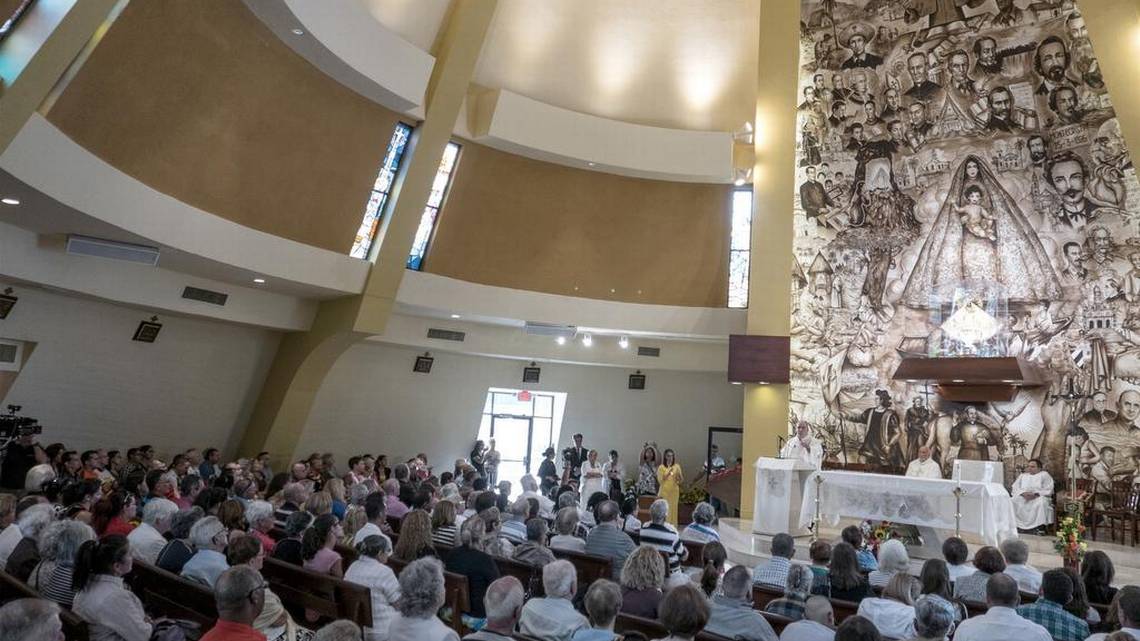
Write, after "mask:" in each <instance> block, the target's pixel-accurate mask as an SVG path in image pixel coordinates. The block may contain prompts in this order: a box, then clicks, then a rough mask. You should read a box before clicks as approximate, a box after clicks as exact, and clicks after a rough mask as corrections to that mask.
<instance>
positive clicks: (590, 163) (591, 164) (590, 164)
mask: <svg viewBox="0 0 1140 641" xmlns="http://www.w3.org/2000/svg"><path fill="white" fill-rule="evenodd" d="M586 165H587V166H589V167H593V166H595V165H597V163H595V162H588V163H586Z"/></svg>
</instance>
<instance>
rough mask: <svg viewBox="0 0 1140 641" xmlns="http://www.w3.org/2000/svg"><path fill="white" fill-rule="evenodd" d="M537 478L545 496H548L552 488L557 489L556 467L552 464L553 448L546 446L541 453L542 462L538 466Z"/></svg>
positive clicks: (552, 490)
mask: <svg viewBox="0 0 1140 641" xmlns="http://www.w3.org/2000/svg"><path fill="white" fill-rule="evenodd" d="M538 478H539V479H540V481H539V482H540V484H541V489H542V493H543V495H545V496H550V495H551V494H552V493H553V492H554V490H556V489H558V480H559V476H558V468H557V467H556V466H555V465H554V448H553V447H548V448H546V451H545V452H543V453H542V463H541V464H540V465H539V466H538Z"/></svg>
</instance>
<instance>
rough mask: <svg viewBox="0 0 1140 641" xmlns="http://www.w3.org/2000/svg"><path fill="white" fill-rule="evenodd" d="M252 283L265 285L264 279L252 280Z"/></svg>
mask: <svg viewBox="0 0 1140 641" xmlns="http://www.w3.org/2000/svg"><path fill="white" fill-rule="evenodd" d="M253 282H255V283H257V284H258V285H261V284H263V283H265V279H264V278H254V279H253Z"/></svg>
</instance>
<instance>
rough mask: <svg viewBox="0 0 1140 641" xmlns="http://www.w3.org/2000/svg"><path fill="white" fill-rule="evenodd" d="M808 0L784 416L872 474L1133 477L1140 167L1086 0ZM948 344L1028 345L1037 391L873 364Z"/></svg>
mask: <svg viewBox="0 0 1140 641" xmlns="http://www.w3.org/2000/svg"><path fill="white" fill-rule="evenodd" d="M799 1H800V2H801V15H802V16H803V21H804V22H803V25H804V29H803V31H802V36H801V50H800V63H801V68H800V87H799V89H800V91H799V92H798V94H797V104H796V105H794V106H795V107H796V114H797V116H796V117H797V135H798V140H797V151H796V156H797V157H796V165H797V176H798V178H797V183H796V195H797V197H798V200H797V201H796V207H795V217H794V224H795V234H794V240H793V247H794V255H795V258H796V260H795V264H794V265H793V273H792V283H793V287H792V289H793V291H792V305H791V308H792V313H791V314H792V319H791V320H792V328H793V331H792V339H791V357H790V363H791V377H790V378H791V404H792V411H793V413H794V414H795V416H796V417H797V420H798V419H799V418H803V419H804V420H806V421H808V422H809V423H811V425H812V428H813V431H814V433H815V434H817V435H819V437H820V438H822V439H823V440H824V441H825V444H826V449H827V451H828V453H829V454H828V455H829V460H834V461H838V462H839V464H841V465H843V464H846V465H859V466H865V467H863V469H892V470H900V469H904V468H906V467H907V466H908V465H909V464H910V463H911V462H914V461H916V460H918V459H919V458H920V455H923V453H924V452H925V451H926V450H927V448H929V456H930V457H931V458H932V459H933V460H934V461H935V462H936V463H937V464H938V468H936V471H937V469H940V470H941V472H942V476H943V477H946V476H948V475H949V471H950V464H951V461H953V460H954V459H955V458H962V459H966V460H970V459H973V460H993V461H999V460H1000V461H1002V462H1003V463H1004V465H1003V469H1004V470H1005V471H1006V478H1005V479H1002V480H1004V481H1005V483H1006V484H1007V485H1010V484H1012V483H1013V482H1014V481H1015V480H1018V479H1020V482H1030V481H1032V479H1029V481H1027V480H1026V478H1025V477H1026V475H1029V476H1033V475H1036V474H1040V473H1046V474H1048V475H1050V476H1051V477H1052V478H1053V479H1054V480H1055V481H1056V482H1057V484H1058V487H1067V486H1068V485H1069V481H1070V480H1072V479H1073V478H1074V477H1075V478H1077V479H1089V478H1102V479H1103V480H1106V481H1111V480H1117V479H1131V478H1133V477H1134V476H1135V475H1136V473H1137V469H1138V468H1140V384H1137V383H1136V382H1134V381H1137V380H1140V231H1138V228H1137V226H1136V224H1135V222H1131V221H1133V215H1132V214H1130V213H1129V212H1136V211H1140V184H1138V183H1137V176H1136V169H1135V167H1134V166H1133V163H1132V159H1131V156H1130V154H1129V150H1128V149H1127V146H1126V144H1125V142H1124V138H1123V137H1122V135H1121V130H1120V125H1119V123H1118V122H1117V119H1116V114H1115V112H1114V110H1113V106H1112V101H1111V90H1112V89H1114V88H1113V87H1108V86H1106V83H1105V81H1104V78H1103V76H1102V75H1101V71H1100V64H1099V62H1098V60H1097V57H1096V51H1095V44H1096V43H1094V42H1092V41H1091V40H1090V37H1089V33H1088V30H1087V29H1086V27H1085V20H1084V17H1083V16H1082V15H1081V3H1080V2H1075V1H1074V0H1045V1H1043V2H1034V3H1032V4H1030V5H1028V7H1024V6H1023V5H1024V4H1025V3H1018V2H1013V1H1011V0H957V1H946V2H942V1H933V2H922V3H916V2H904V1H901V0H799ZM1118 89H1119V90H1127V89H1128V88H1126V87H1125V88H1118ZM971 292H985V293H986V296H985V297H976V296H973V295H972V294H971ZM939 356H955V357H973V356H1001V357H1006V356H1011V357H1016V358H1018V359H1025V360H1028V361H1031V362H1032V363H1033V364H1034V367H1035V368H1037V369H1038V370H1039V371H1038V372H1037V374H1038V375H1039V377H1040V379H1041V380H1042V381H1044V386H1043V387H1042V388H1039V389H1036V390H1031V389H1022V390H1021V391H1019V392H1018V393H1017V396H1016V398H1014V400H1013V401H1010V402H1008V403H1005V402H993V403H978V404H972V405H964V404H960V403H954V402H949V401H947V400H945V399H944V398H942V397H941V396H939V394H938V393H937V389H934V390H933V391H932V390H931V389H929V388H928V387H927V386H925V385H924V384H923V382H922V381H908V380H892V379H891V373H892V371H893V365H891V366H884V364H887V363H890V364H897V362H898V359H899V358H909V357H939ZM1070 419H1071V420H1070ZM1074 423H1075V425H1074ZM1074 447H1079V448H1080V452H1082V454H1081V455H1080V456H1081V457H1082V458H1081V460H1082V461H1085V464H1082V465H1078V466H1069V465H1068V464H1067V461H1068V453H1069V451H1070V449H1071V448H1074ZM1106 456H1107V458H1108V459H1109V460H1108V461H1107V462H1106V461H1105V460H1104V458H1105V457H1106ZM923 464H924V465H925V461H924V462H923ZM1039 468H1040V471H1038V470H1039ZM1021 470H1025V472H1026V474H1022V475H1021V476H1018V473H1019V471H1021ZM1033 478H1037V477H1036V476H1033ZM1015 498H1016V497H1015ZM1018 509H1019V513H1018V514H1019V525H1024V524H1023V523H1021V520H1022V517H1024V519H1025V520H1026V521H1027V522H1029V521H1034V520H1035V519H1036V518H1037V515H1036V514H1035V513H1034V512H1033V510H1031V509H1029V508H1028V507H1026V508H1025V512H1024V513H1023V512H1022V511H1021V508H1018ZM1036 525H1037V524H1036V523H1030V524H1029V525H1025V527H1031V526H1034V527H1035V526H1036Z"/></svg>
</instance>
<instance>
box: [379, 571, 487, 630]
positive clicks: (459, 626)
mask: <svg viewBox="0 0 1140 641" xmlns="http://www.w3.org/2000/svg"><path fill="white" fill-rule="evenodd" d="M407 565H408V563H407V561H402V560H400V559H393V558H389V559H388V567H390V568H392V571H393V572H395V573H396V574H397V575H399V574H400V572H401V571H403V569H404V568H405V567H406V566H407ZM443 589H444V592H445V599H444V605H446V606H447V607H448V608H451V628H452V629H453V630H455V633H456V634H458V635H459V636H463V632H464V626H463V613H464V612H470V611H471V589H470V587H469V586H468V584H467V577H466V576H464V575H462V574H456V573H454V572H448V571H447V570H444V572H443Z"/></svg>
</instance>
